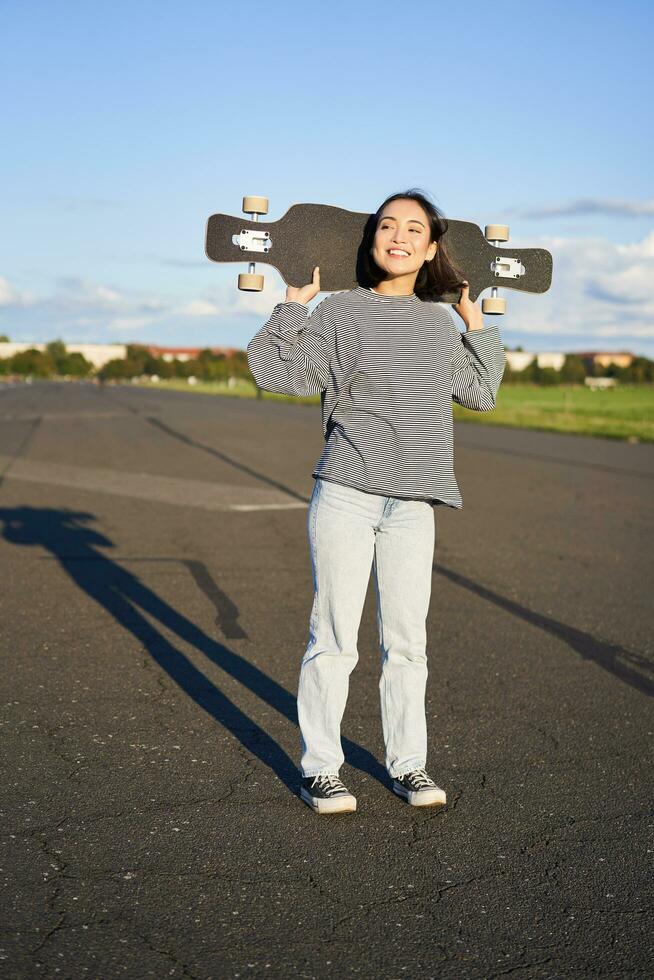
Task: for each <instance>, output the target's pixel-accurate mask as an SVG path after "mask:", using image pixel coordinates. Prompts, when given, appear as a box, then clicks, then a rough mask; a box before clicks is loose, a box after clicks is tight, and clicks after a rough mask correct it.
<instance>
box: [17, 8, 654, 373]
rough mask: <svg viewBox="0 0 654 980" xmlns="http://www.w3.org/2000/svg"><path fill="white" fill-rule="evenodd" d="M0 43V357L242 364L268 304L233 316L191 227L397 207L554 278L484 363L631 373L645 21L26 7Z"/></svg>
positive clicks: (280, 286) (649, 22)
mask: <svg viewBox="0 0 654 980" xmlns="http://www.w3.org/2000/svg"><path fill="white" fill-rule="evenodd" d="M453 7H454V8H455V10H454V12H453V9H452V8H453ZM2 22H3V31H2V41H1V42H0V43H1V44H2V59H1V64H0V82H1V83H2V90H3V92H4V94H5V100H4V101H5V106H7V105H8V112H6V113H5V115H4V130H5V133H4V135H5V140H4V148H3V151H2V153H1V154H0V174H1V183H0V188H1V191H0V198H1V201H2V207H1V214H2V228H3V231H4V234H3V235H2V240H1V245H0V332H4V333H7V334H8V335H9V336H10V338H11V339H12V340H35V341H39V340H41V341H43V340H50V339H53V338H54V337H62V338H63V339H64V340H67V341H69V342H72V341H80V340H88V341H97V342H106V341H118V342H130V341H151V342H156V343H160V344H170V345H181V344H198V345H212V344H216V345H220V344H225V345H230V346H239V347H245V346H246V344H247V342H248V340H249V339H250V337H251V336H252V335H253V334H254V333H255V332H256V330H257V329H259V327H260V326H261V325H262V324H263V323H264V322H265V321H266V320H267V319H268V317H269V315H270V313H271V311H272V308H273V306H274V305H275V303H277V302H279V301H280V300H283V299H284V296H285V285H284V282H283V280H282V279H281V277H280V276H279V274H278V273H277V272H276V270H274V269H273V268H272V267H266V266H263V265H261V266H259V267H258V271H260V272H263V273H264V274H265V278H266V285H265V289H264V291H263V292H262V293H261V294H254V293H241V292H239V290H238V289H237V287H236V277H237V273H238V272H239V271H247V265H246V264H245V263H243V264H242V265H241V264H238V265H217V264H214V263H211V262H209V261H208V260H207V259H206V258H205V255H204V231H205V223H206V219H207V217H208V216H209V215H210V214H211V213H213V212H216V211H224V212H229V213H233V214H240V213H241V211H240V209H241V201H242V197H243V196H244V195H245V194H256V195H262V196H266V197H268V198H269V200H270V211H269V219H270V220H274V219H275V218H278V217H281V216H282V215H283V214H284V213H285V211H286V210H287V209H288V207H289V206H290V205H291V204H293V203H296V202H300V201H312V202H323V203H326V204H336V205H339V206H341V207H345V208H350V209H352V210H355V211H374V210H375V209H376V208H377V207H378V206H379V204H380V203H381V201H382V200H383V199H384V198H385V197H386V196H387V195H388V194H390V193H395V192H396V191H398V190H402V189H406V188H408V187H416V186H417V187H420V188H422V189H423V190H425V191H427V192H428V193H429V195H430V196H431V197H432V199H433V200H434V201H435V203H436V204H437V205H438V206H439V207H440V208H441V209H442V210H443V211H444V213H445V214H446V215H447V216H449V217H452V218H460V219H464V220H469V221H474V222H475V223H477V224H479V225H480V226H481V227H482V228H483V226H484V225H485V224H486V223H490V222H502V223H506V224H509V225H510V227H511V239H510V244H513V245H514V246H515V247H528V246H542V247H545V248H548V249H549V250H550V251H551V252H552V253H553V256H554V281H553V285H552V288H551V289H550V291H549V292H548V293H545V294H542V295H528V294H527V295H525V294H520V293H518V292H512V291H509V290H506V291H504V292H501V293H500V295H504V296H505V297H506V298H507V300H508V309H507V313H506V315H505V316H504V317H502V318H496V317H493V318H487V320H486V322H487V323H497V324H498V325H499V327H500V330H501V333H502V337H503V339H504V342H505V343H506V344H509V345H510V346H512V347H513V346H515V345H517V344H521V345H522V346H523V347H524V348H525V349H527V350H581V349H589V348H599V349H605V350H631V351H633V352H635V353H644V354H648V355H649V356H652V357H654V299H653V298H652V285H653V283H654V191H653V189H652V173H653V172H654V168H653V165H652V157H653V153H652V151H653V142H654V140H653V132H652V108H651V107H652V103H653V91H652V90H653V88H654V86H653V84H652V81H653V79H652V75H653V73H652V69H651V63H652V58H651V48H652V42H653V40H654V37H653V31H652V28H653V26H654V6H653V5H652V4H651V3H649V2H647V3H646V2H634V0H631V2H630V0H627V2H623V3H621V4H620V5H617V4H615V3H606V2H594V3H593V2H591V0H587V2H576V0H567V2H559V0H553V2H547V3H545V2H543V3H526V4H523V5H519V4H516V3H515V2H513V3H509V2H505V0H494V2H493V3H489V2H488V0H483V2H477V0H468V2H466V3H465V4H461V5H453V4H451V3H441V2H422V0H419V2H414V3H411V4H399V3H389V2H387V0H375V2H369V0H362V2H360V3H347V2H345V0H331V2H328V3H321V2H318V3H314V4H306V3H303V2H284V0H281V2H278V3H270V2H263V3H262V2H257V0H254V2H251V3H249V4H247V5H245V4H238V5H237V4H235V3H234V4H226V3H221V2H213V3H209V2H205V0H195V2H194V0H187V2H185V3H183V4H182V3H179V2H175V3H172V2H167V0H158V2H156V3H150V2H139V0H132V2H130V3H126V2H123V0H114V2H112V3H111V4H90V3H88V2H84V3H81V2H66V0H50V2H47V3H44V2H38V0H35V2H30V3H18V2H5V3H3V5H2ZM324 295H325V294H324V293H321V294H320V295H319V296H318V297H317V299H316V300H315V301H314V302H313V303H312V304H311V306H312V308H313V306H315V304H316V303H317V302H319V301H320V300H321V299H322V298H323V297H324ZM483 295H490V294H489V293H485V294H483ZM453 316H454V318H455V321H456V322H457V324H458V325H459V326H460V327H461V328H463V323H462V322H461V321H460V320H459V318H458V316H457V315H456V314H455V313H454V312H453Z"/></svg>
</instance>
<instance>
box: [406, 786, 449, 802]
mask: <svg viewBox="0 0 654 980" xmlns="http://www.w3.org/2000/svg"><path fill="white" fill-rule="evenodd" d="M393 792H394V793H397V795H398V796H401V797H402V799H404V800H406V801H407V803H410V804H411V806H445V804H446V803H447V796H446V794H445V790H443V789H423V790H421V791H420V792H418V793H416V792H413V790H409V789H405V788H404V787H403V786H398V785H397V783H393Z"/></svg>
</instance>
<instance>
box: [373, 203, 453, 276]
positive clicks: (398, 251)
mask: <svg viewBox="0 0 654 980" xmlns="http://www.w3.org/2000/svg"><path fill="white" fill-rule="evenodd" d="M429 235H430V228H429V219H428V218H427V215H426V214H425V212H424V210H423V208H422V207H421V206H420V205H419V204H418V202H417V201H412V200H410V199H402V200H395V201H391V202H390V203H389V204H387V205H386V206H385V207H384V210H383V211H382V214H381V217H380V219H379V221H378V223H377V231H376V232H375V238H374V241H373V247H372V256H373V258H374V260H375V262H376V263H377V265H378V266H379V268H380V269H382V271H383V272H384V273H385V274H386V275H385V278H386V279H397V278H401V277H403V276H409V277H413V279H414V282H415V277H416V276H417V274H418V272H419V271H420V269H421V268H422V265H423V263H424V262H429V261H431V259H433V257H434V255H435V254H436V249H437V248H438V243H437V242H430V240H429Z"/></svg>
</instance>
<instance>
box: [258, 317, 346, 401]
mask: <svg viewBox="0 0 654 980" xmlns="http://www.w3.org/2000/svg"><path fill="white" fill-rule="evenodd" d="M324 303H325V301H324V300H323V301H322V303H320V304H319V305H318V306H317V307H316V308H315V310H314V311H313V313H311V314H309V311H308V308H307V306H306V304H304V303H300V302H296V301H293V300H291V301H287V302H284V303H278V304H277V305H276V306H275V308H274V310H273V312H272V316H271V317H270V319H269V320H268V322H267V323H265V324H264V326H263V327H262V328H261V330H259V332H258V333H256V334H255V335H254V337H253V338H252V340H251V341H250V343H249V344H248V346H247V357H248V364H249V365H250V371H251V372H252V375H253V377H254V380H255V381H256V383H257V384H258V386H259V387H260V388H263V389H264V390H265V391H276V392H280V393H282V394H285V395H299V396H302V395H316V394H319V393H320V392H321V391H324V389H325V387H326V386H327V382H328V380H329V368H330V364H331V359H332V356H333V352H334V327H333V323H332V322H331V318H330V317H328V316H325V315H324Z"/></svg>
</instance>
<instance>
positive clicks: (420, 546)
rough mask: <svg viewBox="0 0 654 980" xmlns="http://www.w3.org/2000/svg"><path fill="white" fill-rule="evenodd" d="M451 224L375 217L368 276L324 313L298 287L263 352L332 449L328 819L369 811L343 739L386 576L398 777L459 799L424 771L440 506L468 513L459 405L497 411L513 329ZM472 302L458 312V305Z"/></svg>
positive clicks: (394, 213)
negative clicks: (452, 300) (452, 252)
mask: <svg viewBox="0 0 654 980" xmlns="http://www.w3.org/2000/svg"><path fill="white" fill-rule="evenodd" d="M446 230H447V222H446V220H445V219H444V217H443V216H442V214H441V213H440V212H439V211H438V209H437V208H436V207H435V206H434V205H433V204H432V203H431V202H430V201H429V200H428V199H427V197H426V196H425V195H424V194H423V193H421V192H420V191H418V190H409V191H406V192H404V193H400V194H394V195H392V196H391V197H388V198H387V199H386V200H385V201H384V203H383V204H382V205H381V207H380V208H379V209H378V210H377V212H376V213H375V214H374V215H372V216H371V219H370V220H369V222H368V224H367V226H366V232H365V235H364V242H363V248H362V250H361V254H362V260H361V263H360V269H359V270H357V272H358V275H357V278H358V280H359V282H360V283H361V282H362V281H363V283H365V284H362V285H358V286H357V287H356V288H354V289H351V290H348V291H345V292H340V293H333V294H331V295H330V296H328V297H327V298H326V299H324V300H323V301H322V302H321V303H320V304H319V305H318V306H317V307H316V308H315V309H314V310H313V312H312V313H311V314H309V312H308V310H307V304H308V303H309V302H310V301H311V300H312V299H313V298H314V297H315V296H316V295H317V294H318V293H319V292H320V270H319V268H318V267H317V266H316V268H315V269H314V271H313V279H312V282H311V283H310V284H309V285H306V286H302V287H298V288H296V287H292V286H289V287H288V289H287V291H286V301H285V302H284V303H278V304H277V305H276V306H275V308H274V310H273V313H272V316H271V318H270V320H269V321H268V322H267V323H266V324H265V325H264V326H263V327H262V328H261V330H259V332H258V333H257V334H256V335H255V336H254V337H253V338H252V340H251V341H250V343H249V344H248V348H247V353H248V361H249V365H250V370H251V371H252V374H253V376H254V378H255V380H256V382H257V384H258V385H259V386H260V387H261V388H264V389H265V390H267V391H277V392H286V393H288V394H292V395H311V394H315V393H318V392H320V393H321V400H322V421H323V432H324V435H325V438H326V444H325V448H324V451H323V453H322V456H321V458H320V460H319V461H318V463H317V464H316V467H315V469H314V470H313V473H312V476H313V477H314V479H315V484H314V488H313V493H312V496H311V501H310V504H309V510H308V522H307V528H308V537H309V544H310V550H311V561H312V567H313V583H314V598H313V607H312V611H311V619H310V625H309V643H308V646H307V649H306V652H305V654H304V657H303V659H302V664H301V668H300V678H299V685H298V699H297V705H298V719H299V724H300V733H301V745H302V756H301V760H300V770H301V775H302V786H301V797H302V799H303V800H304V801H305V802H306V803H307V804H308V805H309V806H311V807H312V809H313V810H314V811H316V812H317V813H335V812H347V811H352V810H355V809H356V799H355V797H354V796H353V795H352V794H351V793H350V792H349V791H348V790H347V788H346V787H345V785H344V784H343V782H342V781H341V779H340V778H339V770H340V767H341V765H342V763H343V761H344V757H343V752H342V748H341V738H340V726H341V719H342V716H343V712H344V710H345V704H346V700H347V694H348V685H349V675H350V673H351V671H352V669H353V668H354V666H355V665H356V663H357V660H358V650H357V639H358V631H359V624H360V620H361V614H362V612H363V604H364V600H365V596H366V592H367V588H368V582H369V579H370V569H371V566H372V567H373V569H374V578H375V584H376V591H377V602H378V605H377V618H378V626H379V638H380V645H381V652H382V668H381V677H380V682H379V689H380V701H381V718H382V730H383V735H384V743H385V749H386V759H385V763H386V768H387V771H388V773H389V775H390V777H391V779H392V789H393V791H394V792H395V793H397V794H398V795H400V796H402V797H403V798H404V799H405V800H407V802H408V803H410V804H411V805H413V806H432V805H442V804H444V803H445V802H446V794H445V792H444V790H442V789H441V788H440V787H439V786H437V785H436V783H435V782H434V780H433V779H432V778H431V777H430V776H429V775H428V774H427V772H426V770H425V766H426V755H427V725H426V718H425V687H426V680H427V657H426V619H427V613H428V608H429V601H430V595H431V580H432V563H433V554H434V542H435V526H434V525H435V511H434V507H435V506H437V505H445V506H449V507H453V508H457V509H460V508H461V507H462V505H463V502H462V499H461V495H460V493H459V488H458V486H457V483H456V479H455V476H454V469H453V463H454V458H453V421H452V399H454V401H456V402H458V403H459V404H460V405H464V406H465V407H466V408H470V409H473V410H475V411H478V412H485V411H489V410H491V409H492V408H494V407H495V398H496V395H497V391H498V388H499V386H500V382H501V380H502V375H503V373H504V366H505V363H506V358H505V355H504V348H503V346H502V343H501V340H500V335H499V330H498V328H497V327H496V326H491V327H486V326H484V323H483V320H482V314H481V308H480V307H479V305H478V304H476V303H472V302H471V301H470V299H469V295H468V294H469V287H468V285H467V283H466V282H465V281H464V280H462V279H461V277H460V275H459V274H458V272H457V270H456V269H455V268H454V267H453V265H452V263H451V262H450V260H449V259H448V256H447V254H446V251H445V248H444V246H443V243H442V241H441V239H442V237H443V235H444V233H445V232H446ZM458 289H461V298H460V300H459V302H458V303H457V304H456V305H455V306H454V307H453V308H454V309H455V310H456V312H457V313H458V315H459V316H460V317H461V319H462V320H463V322H464V324H465V326H466V332H465V334H463V335H461V333H460V332H459V331H458V330H457V329H456V327H455V324H454V320H453V319H452V316H451V314H450V313H449V311H448V310H447V309H445V308H444V307H443V306H442V305H440V304H439V302H438V299H439V296H440V295H441V294H443V293H446V292H450V291H453V290H458Z"/></svg>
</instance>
